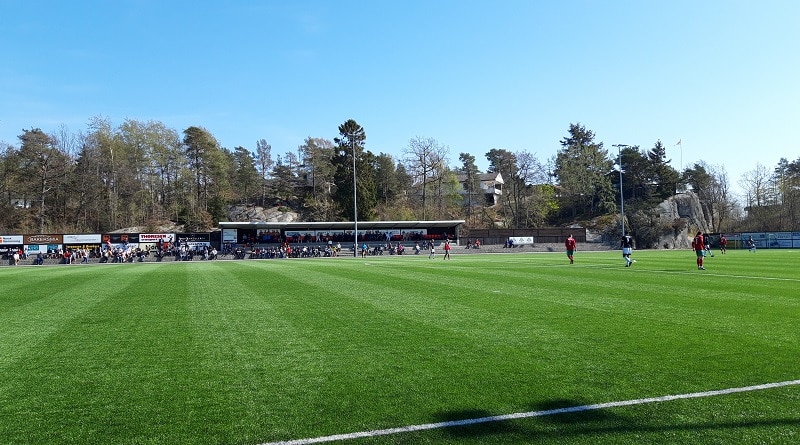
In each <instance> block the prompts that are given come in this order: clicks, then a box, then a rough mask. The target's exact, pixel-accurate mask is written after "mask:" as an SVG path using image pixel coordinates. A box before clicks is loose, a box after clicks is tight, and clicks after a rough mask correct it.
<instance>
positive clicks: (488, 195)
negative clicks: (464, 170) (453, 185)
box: [457, 173, 504, 206]
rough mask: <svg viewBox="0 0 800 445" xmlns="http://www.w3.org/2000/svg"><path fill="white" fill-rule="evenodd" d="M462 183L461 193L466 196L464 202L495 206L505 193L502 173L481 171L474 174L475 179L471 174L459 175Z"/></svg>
mask: <svg viewBox="0 0 800 445" xmlns="http://www.w3.org/2000/svg"><path fill="white" fill-rule="evenodd" d="M457 178H458V182H459V183H461V190H460V191H459V193H460V194H461V195H463V196H464V202H465V203H467V202H468V203H470V204H471V205H473V206H476V205H486V206H494V205H497V204H500V196H502V195H503V184H504V182H503V175H502V174H500V173H480V174H477V175H474V176H473V178H474V180H470V179H469V175H458V176H457Z"/></svg>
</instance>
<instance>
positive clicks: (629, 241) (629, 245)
mask: <svg viewBox="0 0 800 445" xmlns="http://www.w3.org/2000/svg"><path fill="white" fill-rule="evenodd" d="M619 247H621V248H622V258H625V267H631V264H633V263H635V262H636V260H632V259H631V254H632V253H633V237H632V236H631V234H630V233H625V236H623V237H622V241H620V243H619Z"/></svg>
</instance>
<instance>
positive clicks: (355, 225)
mask: <svg viewBox="0 0 800 445" xmlns="http://www.w3.org/2000/svg"><path fill="white" fill-rule="evenodd" d="M352 138H353V135H352V134H351V135H350V145H351V146H352V148H353V258H355V257H357V256H358V253H357V252H358V191H357V189H356V143H355V141H354V140H353V139H352Z"/></svg>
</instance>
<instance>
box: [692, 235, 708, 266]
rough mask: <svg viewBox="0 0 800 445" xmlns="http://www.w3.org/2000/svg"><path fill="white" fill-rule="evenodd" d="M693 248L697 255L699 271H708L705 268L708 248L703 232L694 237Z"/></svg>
mask: <svg viewBox="0 0 800 445" xmlns="http://www.w3.org/2000/svg"><path fill="white" fill-rule="evenodd" d="M692 248H693V249H694V253H695V254H696V255H697V269H698V270H706V268H705V267H703V258H705V256H706V246H705V243H704V240H703V232H700V231H698V232H697V235H695V236H694V239H693V240H692Z"/></svg>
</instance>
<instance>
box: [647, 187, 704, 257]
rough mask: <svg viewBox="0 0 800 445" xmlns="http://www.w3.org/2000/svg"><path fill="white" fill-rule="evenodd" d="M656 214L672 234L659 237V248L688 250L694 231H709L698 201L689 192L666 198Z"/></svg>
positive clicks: (667, 233) (695, 196) (694, 195)
mask: <svg viewBox="0 0 800 445" xmlns="http://www.w3.org/2000/svg"><path fill="white" fill-rule="evenodd" d="M658 212H659V219H660V220H661V221H663V222H664V225H665V227H671V228H672V233H669V231H666V233H664V234H663V235H662V236H661V239H660V241H659V243H658V246H659V247H666V248H669V249H688V248H690V247H691V243H692V238H693V237H694V234H695V233H696V231H698V230H700V231H702V232H703V233H705V232H708V231H709V227H710V224H709V222H708V221H707V220H706V217H705V215H704V213H703V208H702V206H701V205H700V199H698V197H697V195H696V194H694V193H693V192H691V191H689V192H685V193H680V194H677V195H674V196H672V197H670V198H668V199H667V200H666V201H664V202H662V203H661V204H660V205H659V206H658Z"/></svg>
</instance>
